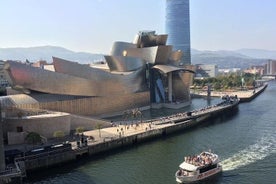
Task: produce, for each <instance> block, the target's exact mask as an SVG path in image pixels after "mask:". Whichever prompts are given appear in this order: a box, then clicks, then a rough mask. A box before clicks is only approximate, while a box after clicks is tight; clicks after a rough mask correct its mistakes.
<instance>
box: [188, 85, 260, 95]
mask: <svg viewBox="0 0 276 184" xmlns="http://www.w3.org/2000/svg"><path fill="white" fill-rule="evenodd" d="M264 87H265V86H261V87H258V88H256V89H255V90H254V89H251V90H245V91H212V92H211V96H212V97H222V96H224V95H229V96H235V95H237V96H238V98H250V97H251V96H252V95H254V94H255V93H257V92H258V91H260V90H262V89H263V88H264ZM191 91H192V90H191ZM191 93H192V94H195V95H200V96H207V92H206V91H204V92H195V93H193V92H191Z"/></svg>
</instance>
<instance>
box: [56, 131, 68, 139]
mask: <svg viewBox="0 0 276 184" xmlns="http://www.w3.org/2000/svg"><path fill="white" fill-rule="evenodd" d="M53 136H54V137H55V138H57V139H58V140H59V139H60V138H63V137H64V136H65V134H64V132H63V131H61V130H58V131H55V132H54V135H53Z"/></svg>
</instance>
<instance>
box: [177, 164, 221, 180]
mask: <svg viewBox="0 0 276 184" xmlns="http://www.w3.org/2000/svg"><path fill="white" fill-rule="evenodd" d="M220 172H222V166H221V165H218V167H216V168H214V169H211V170H209V171H206V172H204V173H201V174H198V175H193V176H186V175H182V176H179V175H178V171H177V172H176V173H175V177H176V182H177V183H191V182H195V181H200V180H204V179H206V178H209V177H211V176H213V175H216V174H218V173H220Z"/></svg>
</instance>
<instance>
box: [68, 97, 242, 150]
mask: <svg viewBox="0 0 276 184" xmlns="http://www.w3.org/2000/svg"><path fill="white" fill-rule="evenodd" d="M238 104H239V99H235V100H234V101H231V102H230V101H229V102H226V101H224V102H222V103H220V104H217V105H214V106H209V107H205V108H202V109H199V110H194V111H191V112H183V113H177V114H174V115H171V116H166V117H161V118H158V119H152V120H148V121H145V122H135V123H132V124H131V123H130V122H125V124H124V123H121V124H120V125H114V126H113V127H108V128H104V129H100V130H91V131H86V132H84V133H83V134H84V136H85V137H87V138H88V139H87V140H88V141H87V148H88V149H87V152H85V153H83V154H88V155H94V154H98V153H101V152H105V151H109V150H112V149H116V148H121V147H124V146H129V145H133V144H137V143H140V142H144V141H146V140H150V139H153V138H158V137H162V136H165V135H168V134H172V133H174V132H177V131H181V130H185V129H188V128H190V127H193V126H196V125H198V124H200V123H204V120H207V119H210V118H212V117H217V116H222V115H224V114H227V112H232V111H233V109H235V108H237V106H238ZM72 145H73V149H75V150H77V149H78V146H77V144H76V143H75V142H73V143H72ZM85 146H86V145H85Z"/></svg>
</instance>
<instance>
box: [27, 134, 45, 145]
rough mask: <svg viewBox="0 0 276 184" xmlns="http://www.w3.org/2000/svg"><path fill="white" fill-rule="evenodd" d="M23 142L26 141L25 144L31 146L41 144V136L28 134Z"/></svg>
mask: <svg viewBox="0 0 276 184" xmlns="http://www.w3.org/2000/svg"><path fill="white" fill-rule="evenodd" d="M25 140H26V141H27V143H29V144H32V145H35V144H38V143H41V142H42V138H41V136H40V135H39V133H36V132H29V133H28V134H27V136H26V137H25Z"/></svg>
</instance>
